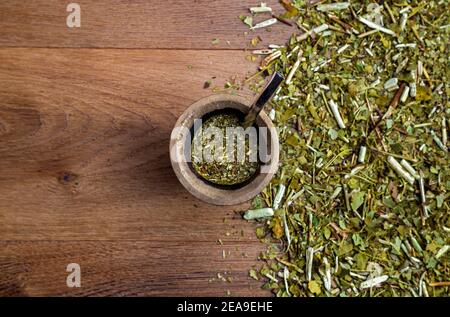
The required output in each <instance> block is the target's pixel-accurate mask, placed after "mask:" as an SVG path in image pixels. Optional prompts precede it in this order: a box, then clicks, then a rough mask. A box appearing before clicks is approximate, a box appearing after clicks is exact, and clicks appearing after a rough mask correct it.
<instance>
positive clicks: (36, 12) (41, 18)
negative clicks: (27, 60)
mask: <svg viewBox="0 0 450 317" xmlns="http://www.w3.org/2000/svg"><path fill="white" fill-rule="evenodd" d="M265 2H267V5H269V6H271V7H272V8H273V9H274V10H275V12H276V13H278V14H281V13H283V12H284V9H283V8H282V7H281V5H280V4H279V3H278V1H277V0H267V1H265ZM69 3H70V2H65V1H59V0H35V1H15V0H2V1H1V2H0V46H3V47H5V46H7V47H89V48H92V47H97V48H106V47H113V48H170V49H173V48H182V49H243V48H246V47H247V48H252V46H251V45H250V44H249V42H250V40H251V39H252V38H253V37H256V36H260V37H261V39H262V42H261V43H260V44H259V45H258V46H259V47H266V46H267V45H268V44H270V43H275V44H284V43H285V41H286V39H288V38H289V36H290V34H291V33H292V32H296V31H298V29H297V28H296V27H290V26H287V25H285V24H282V23H277V24H276V25H274V26H273V27H271V28H270V32H269V30H268V29H259V30H255V31H250V30H249V29H248V27H247V26H246V25H244V24H243V23H242V22H241V21H240V20H239V18H238V17H239V15H241V14H244V15H245V14H246V15H250V12H249V11H248V8H249V7H250V6H251V5H257V4H258V1H255V2H247V3H245V2H242V1H239V0H228V1H209V0H202V1H199V0H197V1H176V0H167V1H147V0H135V1H131V2H130V1H122V0H79V1H76V3H78V4H79V5H80V7H81V27H80V28H68V27H67V25H66V18H67V15H68V12H66V6H67V5H68V4H69ZM268 18H270V15H267V14H265V15H259V16H256V17H255V18H254V20H255V22H260V21H263V20H265V19H268ZM216 38H218V39H219V40H220V42H219V43H218V44H217V45H213V44H212V43H211V42H212V40H213V39H216Z"/></svg>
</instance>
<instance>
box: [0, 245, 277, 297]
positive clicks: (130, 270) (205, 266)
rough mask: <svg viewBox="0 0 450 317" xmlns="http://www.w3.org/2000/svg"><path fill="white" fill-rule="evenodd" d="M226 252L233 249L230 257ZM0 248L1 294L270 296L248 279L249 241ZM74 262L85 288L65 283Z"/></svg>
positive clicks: (252, 250)
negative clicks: (216, 243)
mask: <svg viewBox="0 0 450 317" xmlns="http://www.w3.org/2000/svg"><path fill="white" fill-rule="evenodd" d="M222 249H224V250H226V251H230V255H229V257H228V258H226V259H223V258H222V257H221V252H222V251H221V250H222ZM0 250H1V251H0V272H2V273H1V274H0V296H68V295H70V296H219V297H224V296H227V291H230V293H231V296H264V295H266V296H267V295H269V294H270V293H269V292H267V291H264V290H262V289H261V288H260V284H259V282H258V281H255V280H253V279H251V278H250V277H249V276H248V273H247V270H248V269H249V268H250V267H251V265H252V264H253V262H254V259H255V257H256V255H257V252H256V250H255V248H254V247H253V245H249V244H247V243H231V244H229V245H225V246H218V245H211V244H209V243H202V242H194V243H190V244H188V245H187V244H186V243H184V242H179V243H174V242H168V243H167V242H162V243H160V242H148V241H145V242H143V241H135V242H108V241H103V242H99V241H95V242H89V241H84V242H77V241H72V242H68V241H64V242H61V241H59V242H55V241H54V242H48V241H41V242H23V241H20V242H0ZM242 253H246V254H247V257H244V256H242ZM69 263H78V264H79V265H80V268H81V287H80V288H76V287H75V288H69V287H67V285H66V278H67V275H68V274H69V273H67V272H66V267H67V265H68V264H69ZM218 273H220V274H221V275H222V276H223V277H224V278H227V277H230V278H231V282H228V281H223V280H221V279H219V278H218V277H217V274H218Z"/></svg>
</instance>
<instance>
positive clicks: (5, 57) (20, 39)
mask: <svg viewBox="0 0 450 317" xmlns="http://www.w3.org/2000/svg"><path fill="white" fill-rule="evenodd" d="M266 2H267V3H268V5H270V6H272V7H273V8H274V9H276V10H278V12H280V13H281V12H282V10H281V7H280V6H279V4H278V2H277V1H266ZM69 3H70V1H61V0H36V1H12V0H2V1H1V2H0V295H3V296H5V295H9V296H11V295H94V296H95V295H178V296H187V295H204V296H210V295H215V296H225V295H226V294H227V291H230V292H231V295H235V296H261V295H270V293H269V292H267V291H264V290H261V289H260V286H261V283H260V282H258V281H255V280H253V279H251V278H250V277H248V270H249V269H250V268H251V267H253V266H259V265H261V263H260V262H258V260H257V256H258V254H259V252H261V251H262V250H264V248H265V246H263V245H261V244H260V243H259V242H258V240H257V239H256V238H255V235H254V229H255V225H254V224H252V223H248V222H246V221H244V220H243V219H242V218H241V217H240V216H239V214H237V213H236V211H240V210H243V209H245V208H246V207H247V205H245V204H244V205H242V206H235V207H231V208H230V207H216V206H211V205H208V204H205V203H202V202H201V201H199V200H197V199H195V198H193V197H192V196H190V195H189V194H188V193H187V191H186V190H185V189H184V188H183V187H182V186H181V185H180V184H179V182H178V181H177V179H176V177H175V175H174V173H173V171H172V169H171V166H170V161H169V151H168V146H169V137H170V132H171V129H172V127H173V125H174V123H175V121H176V119H177V117H178V116H179V115H180V114H181V113H182V112H183V110H184V109H185V108H186V107H187V106H189V105H190V104H191V103H192V102H194V101H195V100H197V99H199V98H201V97H205V96H207V95H209V94H211V93H212V92H211V89H204V87H203V86H204V82H205V81H207V80H209V79H212V87H214V86H218V87H223V84H224V83H225V82H226V81H227V80H228V79H230V78H231V77H232V76H237V78H238V79H242V78H244V77H245V76H246V75H248V74H249V73H252V72H254V71H255V70H256V67H257V65H256V64H255V63H251V62H248V61H247V60H246V59H245V57H246V56H247V55H248V52H245V51H244V50H245V49H246V48H247V49H253V48H254V47H252V46H251V45H250V40H251V39H252V38H253V37H255V36H257V35H259V36H260V37H261V39H262V42H260V43H259V44H258V47H260V48H263V47H266V46H267V45H268V44H269V43H277V44H283V43H284V42H285V40H286V39H287V38H288V36H289V34H290V33H291V32H292V31H293V29H291V28H289V27H287V26H285V25H283V24H277V25H275V26H274V27H272V31H271V32H268V31H267V30H258V31H255V32H250V31H249V30H248V28H247V27H246V26H245V25H244V24H243V23H242V22H241V21H240V20H239V19H238V16H239V15H240V14H249V13H248V7H249V6H251V5H256V4H257V3H258V1H249V2H247V3H243V2H242V1H239V0H233V1H230V0H228V1H206V0H205V1H175V0H170V1H147V0H137V1H119V0H79V1H77V3H78V4H79V5H80V7H81V27H80V28H68V27H67V25H66V17H67V15H68V12H66V6H67V5H68V4H69ZM261 19H263V18H261ZM244 32H248V34H247V35H246V34H244ZM216 38H217V39H219V43H217V44H213V43H212V41H213V40H214V39H216ZM239 93H240V94H243V95H248V96H250V92H249V91H248V90H242V91H241V92H239ZM219 239H221V240H222V241H223V245H220V244H219V243H218V240H219ZM223 250H225V255H226V257H225V258H223ZM69 263H78V264H80V266H81V287H80V288H69V287H67V285H66V277H67V275H68V274H69V273H68V272H66V267H67V265H68V264H69ZM218 273H219V274H220V275H221V276H223V277H224V278H227V277H231V279H232V282H231V283H229V282H225V281H222V279H221V278H218Z"/></svg>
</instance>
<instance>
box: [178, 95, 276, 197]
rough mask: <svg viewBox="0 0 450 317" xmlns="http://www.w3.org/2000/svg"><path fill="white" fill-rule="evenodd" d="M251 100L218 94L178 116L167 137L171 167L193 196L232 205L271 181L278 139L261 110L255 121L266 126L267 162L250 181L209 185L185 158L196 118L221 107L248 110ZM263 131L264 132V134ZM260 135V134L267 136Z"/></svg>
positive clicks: (269, 121)
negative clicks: (169, 136)
mask: <svg viewBox="0 0 450 317" xmlns="http://www.w3.org/2000/svg"><path fill="white" fill-rule="evenodd" d="M250 105H251V103H250V102H249V101H248V100H247V99H245V98H243V97H240V96H235V95H225V94H217V95H212V96H209V97H206V98H203V99H201V100H199V101H197V102H195V103H193V104H192V105H191V106H189V108H187V109H186V111H184V113H183V114H182V115H181V116H180V117H179V118H178V120H177V122H176V124H175V127H174V129H173V130H172V134H171V138H170V160H171V162H172V167H173V170H174V171H175V174H176V175H177V177H178V179H179V181H180V182H181V184H183V186H184V187H185V188H186V189H187V190H188V191H189V192H190V193H191V194H192V195H194V196H195V197H197V198H199V199H201V200H203V201H205V202H207V203H211V204H215V205H235V204H239V203H242V202H245V201H247V200H249V199H252V198H253V197H255V196H256V195H257V194H259V193H260V192H261V191H262V190H263V189H264V187H265V186H267V184H268V183H269V182H270V180H271V179H272V177H273V176H274V174H275V173H276V172H277V169H278V161H279V154H280V148H279V142H278V134H277V131H276V129H275V126H274V125H273V123H272V120H270V118H269V117H268V116H267V115H266V114H265V113H264V111H261V112H260V114H259V115H258V118H257V120H256V125H257V126H258V127H266V128H267V140H265V141H266V143H267V148H268V153H270V154H271V157H270V160H268V162H267V163H261V166H260V169H259V172H257V174H256V176H255V177H253V178H252V179H251V180H250V181H249V182H247V183H244V184H242V185H241V186H220V185H215V184H212V183H210V182H208V181H206V180H204V179H203V178H202V177H200V176H199V175H197V174H196V173H195V172H194V170H193V168H192V166H191V164H190V163H189V162H190V160H188V158H189V156H190V146H191V143H190V141H189V140H191V132H192V127H193V125H194V120H195V119H201V118H202V117H203V116H204V115H206V114H208V113H210V112H213V111H217V110H221V109H228V108H231V109H236V110H238V111H240V112H242V113H247V111H248V109H249V108H250ZM263 134H264V133H263ZM263 134H261V135H260V136H259V138H260V140H261V138H264V139H265V138H266V137H265V136H264V135H263Z"/></svg>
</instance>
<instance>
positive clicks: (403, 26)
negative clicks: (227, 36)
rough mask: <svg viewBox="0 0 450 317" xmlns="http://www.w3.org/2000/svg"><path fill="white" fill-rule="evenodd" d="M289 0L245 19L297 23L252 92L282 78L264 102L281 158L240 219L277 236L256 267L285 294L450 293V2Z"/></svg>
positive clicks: (274, 48)
mask: <svg viewBox="0 0 450 317" xmlns="http://www.w3.org/2000/svg"><path fill="white" fill-rule="evenodd" d="M281 2H282V4H283V5H284V7H285V8H286V12H285V13H284V14H283V15H282V16H278V17H277V16H276V15H274V13H273V12H272V9H271V8H268V7H267V6H266V5H265V4H261V6H260V7H255V8H251V12H252V14H250V16H241V19H242V20H243V22H244V23H245V24H247V25H249V27H251V28H252V29H258V28H264V29H266V28H267V27H270V25H271V24H274V23H280V22H283V23H291V24H293V25H295V28H297V27H298V28H297V29H295V34H293V35H292V37H291V38H290V40H289V43H287V44H285V45H281V46H278V45H270V46H269V48H268V49H264V50H255V51H254V52H253V54H259V55H263V57H262V63H261V66H260V72H259V73H258V74H257V75H255V76H252V78H249V80H248V82H251V83H253V86H254V88H255V89H259V88H260V87H261V85H262V84H263V82H264V79H263V78H261V77H259V75H261V74H263V75H270V74H272V73H273V72H274V71H278V72H280V73H282V74H284V76H285V78H286V81H285V83H283V84H282V86H281V88H280V90H279V91H278V92H277V94H276V96H275V98H274V100H273V102H272V103H271V105H270V106H268V107H267V108H266V111H267V112H268V113H269V116H270V117H271V118H272V120H273V122H274V123H275V124H276V126H277V127H278V129H279V137H280V143H281V153H280V161H281V164H280V168H279V170H278V173H277V175H276V177H275V178H274V179H273V181H272V182H271V184H270V185H269V186H268V187H267V188H266V189H265V190H264V191H263V192H262V194H261V195H260V196H258V197H257V198H256V199H254V200H253V203H252V204H253V207H252V210H249V211H247V212H246V213H245V215H244V217H245V218H246V219H256V221H257V222H258V227H257V229H256V234H257V236H258V238H260V239H261V241H263V242H264V243H266V244H267V245H268V250H267V252H265V253H264V254H262V255H261V258H262V259H264V260H265V262H264V263H266V264H265V265H264V266H263V267H262V268H254V269H252V270H251V271H250V276H251V277H253V278H255V279H257V280H261V281H263V282H264V283H265V284H264V286H263V287H264V288H266V289H270V290H271V291H272V292H273V293H274V294H276V295H277V296H341V297H346V296H448V295H449V294H450V261H449V259H450V250H449V248H450V213H449V210H450V206H449V201H448V197H449V191H450V160H449V157H448V147H447V144H448V143H447V126H448V125H449V124H450V120H449V118H450V108H449V100H448V95H449V92H450V89H449V82H448V80H449V56H450V55H449V43H450V41H449V33H450V18H449V12H450V5H449V2H448V1H446V0H435V1H425V0H424V1H415V0H393V1H369V0H367V1H356V0H352V1H349V2H340V3H336V2H334V1H303V0H296V1H288V0H283V1H281ZM258 8H259V9H258ZM264 14H266V15H267V14H268V15H269V16H268V18H269V19H268V20H266V21H263V22H262V23H258V24H255V25H253V21H254V20H257V19H260V20H261V19H262V20H264V18H261V17H262V16H263V15H264ZM270 15H272V16H270ZM274 16H275V17H276V18H274ZM292 29H293V30H294V28H292ZM259 32H261V30H260V31H259ZM255 34H256V30H255ZM261 34H263V33H261ZM261 36H263V35H261ZM277 44H280V43H277ZM258 78H259V79H258Z"/></svg>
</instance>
